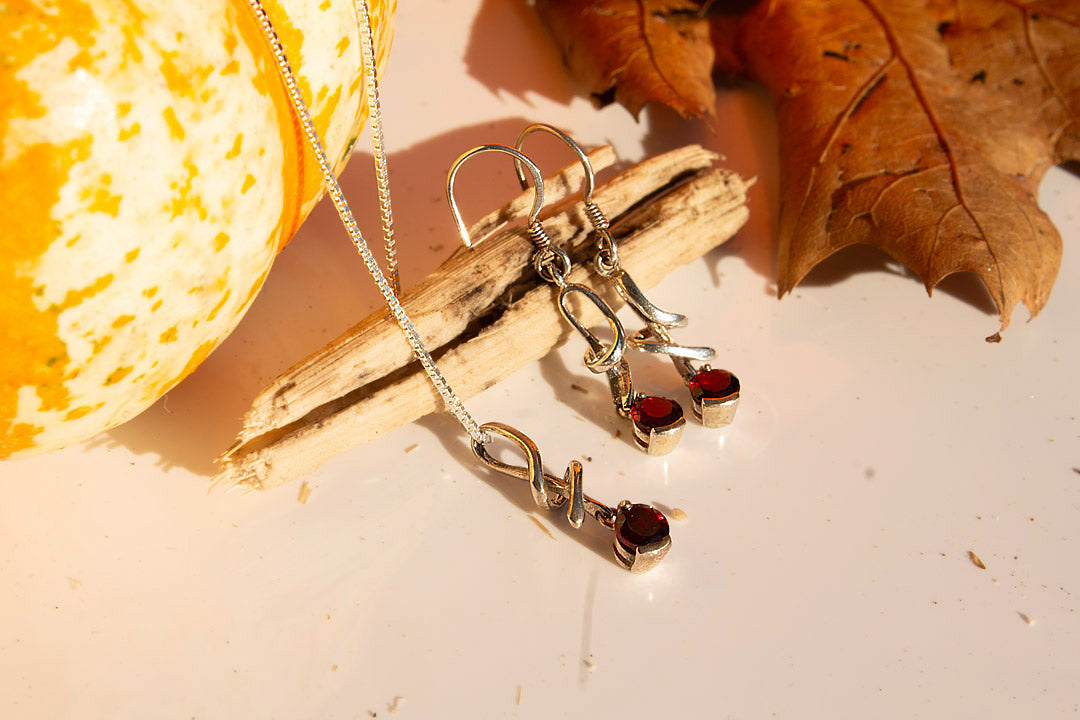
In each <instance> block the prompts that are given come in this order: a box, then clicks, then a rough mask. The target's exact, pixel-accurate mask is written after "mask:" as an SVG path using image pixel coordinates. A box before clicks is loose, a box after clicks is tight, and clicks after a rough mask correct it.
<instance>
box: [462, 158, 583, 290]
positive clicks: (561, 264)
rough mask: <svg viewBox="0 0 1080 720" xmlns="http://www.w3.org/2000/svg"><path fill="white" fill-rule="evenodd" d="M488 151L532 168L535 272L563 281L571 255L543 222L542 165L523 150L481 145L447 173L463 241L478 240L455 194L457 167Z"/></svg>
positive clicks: (470, 243)
mask: <svg viewBox="0 0 1080 720" xmlns="http://www.w3.org/2000/svg"><path fill="white" fill-rule="evenodd" d="M487 152H494V153H503V154H504V155H509V156H510V157H512V158H513V159H514V162H515V164H524V166H525V167H527V168H528V169H529V173H530V174H531V175H532V178H533V205H532V211H531V212H530V213H529V224H528V227H527V228H526V230H527V231H528V233H529V239H530V240H532V243H533V245H534V246H536V252H535V253H533V266H534V267H535V268H536V272H538V273H540V276H541V277H543V278H544V279H545V280H547V281H548V282H554V283H557V284H560V285H561V284H563V282H564V281H563V278H564V277H565V276H566V275H568V274H569V273H570V256H569V255H567V254H566V252H565V251H563V249H562V248H560V247H558V246H556V245H552V243H551V236H549V235H548V234H547V231H546V230H545V229H544V226H543V225H542V224H541V223H540V210H541V209H542V208H543V207H544V178H543V176H542V175H541V174H540V168H538V167H537V166H536V163H534V162H533V161H532V160H531V159H530V158H529V157H528V156H527V155H525V154H524V153H522V152H521V151H520V150H515V149H514V148H512V147H508V146H506V145H498V144H489V145H479V146H477V147H474V148H473V149H472V150H468V151H466V152H464V153H462V154H461V156H460V157H458V159H457V160H455V161H454V164H453V165H452V166H451V167H450V172H449V173H448V174H447V176H446V200H447V202H449V203H450V214H451V215H452V216H453V218H454V225H455V227H457V231H458V235H459V236H460V237H461V242H462V243H463V244H464V245H465V247H467V248H471V247H473V245H475V244H476V241H474V240H473V239H472V237H470V235H469V229H468V228H467V227H466V226H465V220H464V219H463V218H462V216H461V209H460V208H459V207H458V204H457V199H456V198H455V197H454V181H455V180H456V179H457V174H458V171H459V170H460V169H461V166H462V165H464V164H465V163H466V162H467V161H468V160H469V159H470V158H473V157H475V156H477V155H480V154H483V153H487Z"/></svg>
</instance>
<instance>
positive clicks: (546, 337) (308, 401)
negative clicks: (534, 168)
mask: <svg viewBox="0 0 1080 720" xmlns="http://www.w3.org/2000/svg"><path fill="white" fill-rule="evenodd" d="M713 159H714V156H712V155H711V154H709V153H707V152H705V151H703V150H702V149H701V148H697V147H690V148H683V149H681V150H677V151H673V152H672V153H668V154H666V155H663V156H659V157H657V158H653V159H651V160H649V161H646V162H644V163H641V164H639V165H637V166H634V167H632V168H630V169H629V170H627V171H625V172H623V173H621V174H620V175H619V176H617V177H616V178H613V179H612V180H611V181H609V182H608V183H606V184H604V185H602V186H600V187H598V188H597V191H596V193H595V195H594V197H595V199H596V201H597V203H598V204H599V205H600V206H601V207H604V208H605V209H606V210H608V214H609V216H610V217H611V218H612V220H613V223H614V230H615V232H616V235H617V236H619V255H620V259H621V261H622V263H623V266H624V267H625V268H626V269H627V270H628V271H629V272H630V273H631V274H633V275H634V277H635V279H636V280H637V282H638V283H639V284H640V285H642V286H643V287H646V288H647V287H650V286H652V285H654V284H655V283H657V282H658V281H659V280H660V279H662V278H663V277H664V276H665V275H666V274H667V273H668V272H670V271H671V270H673V269H674V268H676V267H678V266H679V265H682V264H684V263H686V262H689V261H690V260H692V259H694V258H697V257H700V256H701V255H702V254H704V253H705V252H707V251H708V250H709V249H711V248H713V247H715V246H717V245H719V244H722V243H723V242H725V241H726V240H727V239H729V238H730V237H731V236H732V235H733V234H734V233H735V232H736V231H737V230H738V228H739V227H741V226H742V224H743V223H744V222H745V221H746V218H747V217H748V210H747V208H746V189H747V187H748V185H747V183H745V182H744V181H743V180H742V179H741V178H739V177H738V176H737V175H735V174H733V173H730V172H727V171H724V170H702V168H703V167H705V166H707V165H709V164H711V162H712V161H713ZM594 162H595V161H594ZM688 173H692V177H691V178H690V179H689V180H686V181H684V182H682V183H681V184H678V183H675V182H673V181H675V180H676V178H678V177H679V176H685V175H687V174H688ZM673 186H674V189H672V188H673ZM662 191H667V192H666V194H659V195H657V193H658V192H662ZM564 194H565V193H564ZM523 197H524V200H523V199H522V198H518V199H516V200H515V201H514V203H517V204H518V205H524V210H525V211H527V209H528V203H529V202H531V198H530V197H529V196H527V195H526V196H523ZM514 203H511V205H513V204H514ZM510 217H512V215H511V211H509V210H507V209H506V208H503V209H501V210H499V211H497V212H496V213H492V214H491V215H489V216H488V217H487V218H485V219H484V220H482V221H481V223H478V225H484V224H485V223H486V224H487V227H488V228H490V229H491V230H497V229H498V227H499V226H500V225H505V223H506V222H507V219H509V218H510ZM493 218H496V219H494V220H493ZM498 218H501V219H498ZM586 224H587V223H586V222H585V220H584V218H583V217H582V214H581V212H580V208H579V207H578V206H577V205H571V206H567V207H563V208H560V209H559V210H558V211H557V212H555V213H554V214H553V215H551V216H550V217H549V218H547V219H546V220H545V227H547V228H548V231H549V233H550V234H551V236H552V237H553V239H554V240H555V242H557V243H560V244H566V243H568V242H570V241H572V240H573V239H575V238H578V239H580V238H581V237H583V236H584V234H585V231H584V230H585V227H586ZM488 234H490V232H489V233H488ZM590 245H591V244H590ZM591 250H592V248H591V247H581V248H579V249H578V252H577V253H575V254H576V255H577V256H580V258H576V259H583V258H584V257H587V256H588V255H591ZM530 254H531V247H530V245H529V244H528V241H527V240H526V239H525V238H524V237H523V235H522V233H521V232H520V230H517V229H513V230H509V231H503V232H500V233H499V234H498V235H497V236H494V237H491V238H489V239H488V240H487V241H485V242H484V243H481V244H480V245H479V246H478V247H477V248H476V249H475V250H474V251H469V252H463V253H458V255H456V256H454V257H452V258H451V259H449V260H448V261H447V262H446V263H444V264H443V266H442V267H440V268H439V270H437V271H436V272H435V273H433V274H432V275H431V276H430V277H429V278H428V279H427V280H425V281H424V282H423V283H421V286H420V287H422V288H423V291H422V292H421V291H419V289H418V291H416V292H414V293H411V294H410V296H409V298H408V299H407V301H406V303H405V305H406V310H407V311H408V312H409V314H410V315H411V316H413V318H414V322H415V324H416V326H417V329H418V330H419V331H420V333H421V336H422V337H424V338H425V341H427V338H429V337H431V338H433V340H432V343H433V347H432V348H431V349H432V350H434V347H438V346H442V347H443V348H444V350H443V351H442V352H441V353H439V354H436V359H437V361H438V363H439V366H440V368H441V369H442V371H443V373H444V374H445V375H446V376H447V378H448V379H449V380H450V382H451V383H452V384H453V386H454V388H455V390H456V392H457V393H458V394H459V395H460V396H461V397H462V398H463V399H464V398H468V397H471V396H472V395H475V394H476V393H477V392H480V391H481V390H483V389H485V388H487V387H490V386H491V385H492V384H494V383H496V382H498V381H499V380H501V379H503V378H505V377H506V376H508V375H510V374H511V373H512V372H514V371H515V370H517V369H518V368H520V367H521V366H522V365H524V364H525V363H527V362H529V361H530V360H533V359H536V358H539V357H541V356H543V355H544V354H546V353H547V352H548V351H549V350H550V349H551V348H552V347H554V346H555V345H556V344H558V343H559V342H560V341H561V340H562V339H564V338H565V337H567V331H566V329H565V325H564V324H563V321H562V318H561V316H560V315H559V313H558V310H557V309H556V305H555V292H554V290H553V288H552V287H551V286H549V285H547V284H546V283H543V282H542V281H540V280H539V278H537V277H536V275H535V273H534V272H533V270H532V267H531V265H530V264H529V263H528V259H529V256H530ZM478 263H479V264H478ZM496 276H497V277H496ZM570 279H571V280H572V281H574V282H584V283H585V284H587V285H590V286H592V287H594V288H597V289H598V290H602V289H603V283H601V282H597V278H596V277H595V276H594V273H593V272H592V268H591V265H587V264H585V263H584V262H580V261H579V262H578V263H577V265H576V267H575V269H574V271H573V272H572V274H571V276H570ZM492 284H494V285H495V286H496V287H497V288H498V289H497V290H493V289H490V288H489V286H490V285H492ZM603 294H604V295H605V297H607V298H608V299H609V300H610V301H611V302H612V305H613V306H615V307H617V306H618V298H617V297H616V296H614V294H612V293H607V292H604V293H603ZM416 308H422V309H423V313H424V314H423V315H422V316H423V317H424V318H425V320H424V325H423V326H421V323H420V322H418V321H417V320H416V319H417V318H418V317H421V313H418V312H417V311H416ZM462 316H465V317H466V318H468V319H467V320H465V321H464V322H462V321H461V319H460V318H461V317H462ZM588 317H589V316H588V313H586V314H585V318H586V319H587V321H589V320H588ZM598 319H599V318H598V317H596V318H593V321H596V320H598ZM473 321H477V322H473ZM440 323H441V324H453V325H454V327H455V329H454V331H453V332H450V331H446V330H445V329H441V328H439V327H436V326H437V325H438V324H440ZM470 323H472V324H471V325H470ZM477 327H480V329H479V330H477V329H476V328H477ZM470 328H472V329H471V330H470ZM376 339H377V340H376ZM436 340H438V341H439V342H438V344H437V345H435V342H436ZM394 344H397V345H400V346H401V347H403V348H404V350H405V355H406V356H405V357H404V358H401V355H402V353H401V352H399V350H398V349H394V350H393V351H391V350H390V347H389V346H391V345H394ZM338 375H344V376H345V377H344V378H341V377H335V376H338ZM298 378H299V379H300V380H299V383H298V380H297V379H298ZM301 385H302V386H303V387H304V388H305V393H306V394H303V395H297V394H296V392H297V391H296V388H298V387H300V386H301ZM312 395H313V397H312ZM283 397H284V398H286V400H285V401H282V400H281V398H283ZM442 409H444V407H443V404H442V400H441V398H440V397H439V395H438V393H437V392H436V391H435V389H434V388H433V387H432V386H431V385H430V383H429V382H428V379H427V376H426V375H425V374H424V373H423V371H422V369H421V368H420V366H419V363H417V362H415V361H412V360H411V352H410V350H409V348H408V345H407V344H406V343H405V342H404V340H403V339H400V335H399V333H398V329H397V326H396V324H395V323H394V321H393V320H392V319H390V318H389V317H388V316H387V314H386V312H385V311H379V312H377V313H374V314H373V315H372V316H370V317H369V318H366V319H365V320H364V321H363V322H361V323H360V324H358V325H357V326H356V328H354V329H353V331H350V333H348V334H347V335H346V336H343V337H342V338H339V339H338V340H337V341H334V342H333V343H331V344H330V345H328V346H327V347H326V348H324V349H323V350H321V351H319V352H317V353H315V354H314V355H312V356H311V357H310V358H309V359H308V360H307V361H304V362H302V363H300V364H299V365H297V366H296V367H294V368H293V369H291V370H289V371H287V372H286V373H285V374H283V375H282V377H281V378H279V379H278V380H277V381H275V382H274V383H273V384H272V385H271V386H270V387H269V388H267V390H266V391H264V393H262V394H261V395H260V398H259V400H257V401H256V404H255V406H254V407H253V408H252V411H251V412H250V413H249V416H248V420H249V422H248V423H247V424H246V425H245V429H244V432H242V433H241V435H240V438H239V439H238V442H237V444H236V445H234V446H233V448H232V449H230V450H229V451H228V452H227V453H226V454H225V455H224V456H223V457H222V458H219V461H220V462H221V464H222V470H221V472H220V473H219V475H218V477H217V478H216V482H217V483H219V484H223V485H237V484H244V485H247V486H248V487H253V488H259V489H266V488H271V487H276V486H278V485H280V484H282V483H285V482H287V481H289V480H292V479H295V478H298V477H301V476H302V475H305V474H307V473H309V472H311V471H312V470H314V469H315V468H317V467H318V466H319V465H321V464H322V463H324V462H325V461H326V460H328V459H329V458H330V457H332V456H333V455H335V454H337V453H340V452H343V451H344V450H346V449H348V448H350V447H352V446H354V445H357V444H360V443H364V442H368V441H370V440H373V439H375V438H376V437H379V436H381V435H383V434H385V433H387V432H389V431H390V430H392V429H394V428H396V427H398V426H400V425H403V424H405V423H408V422H411V421H413V420H415V419H417V418H419V417H422V416H424V415H426V414H428V413H431V412H434V411H438V410H442Z"/></svg>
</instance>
